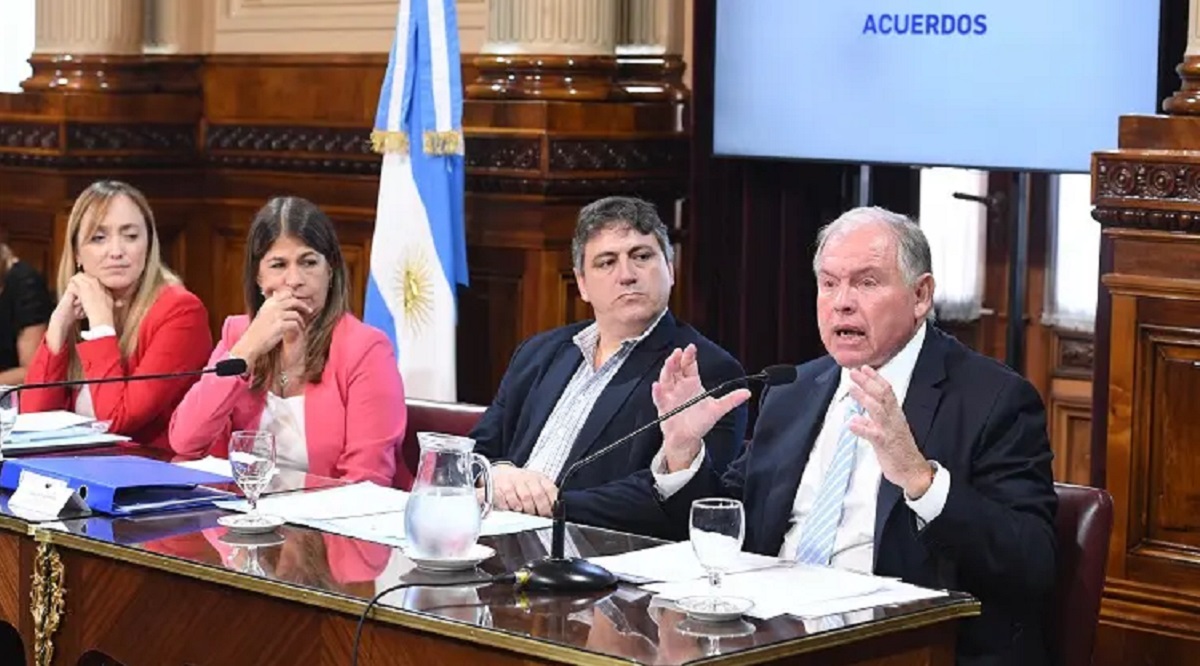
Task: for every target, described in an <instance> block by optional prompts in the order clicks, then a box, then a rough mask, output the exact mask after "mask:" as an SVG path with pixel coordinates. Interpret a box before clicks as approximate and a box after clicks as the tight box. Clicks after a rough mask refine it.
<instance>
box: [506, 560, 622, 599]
mask: <svg viewBox="0 0 1200 666" xmlns="http://www.w3.org/2000/svg"><path fill="white" fill-rule="evenodd" d="M525 570H526V572H527V575H528V577H527V578H526V580H525V581H524V582H523V584H522V585H521V587H523V588H525V589H528V590H546V591H552V592H594V591H598V590H610V589H612V588H615V587H616V586H617V577H616V576H614V575H613V574H612V572H610V571H609V570H608V569H605V568H604V567H601V566H597V565H595V564H592V563H591V562H588V561H587V560H583V559H579V558H577V557H571V558H555V557H543V558H542V559H540V560H534V561H532V562H530V563H528V564H526V565H525Z"/></svg>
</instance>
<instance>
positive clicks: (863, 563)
mask: <svg viewBox="0 0 1200 666" xmlns="http://www.w3.org/2000/svg"><path fill="white" fill-rule="evenodd" d="M925 329H926V326H925V324H922V325H921V328H920V329H918V330H917V333H916V334H915V335H914V336H913V337H912V338H911V339H910V340H909V341H908V344H906V345H905V346H904V348H903V349H901V350H900V352H899V353H897V354H896V355H895V356H894V357H892V359H891V360H890V361H888V362H887V363H885V364H884V366H883V367H882V368H880V369H879V374H880V375H882V376H883V378H884V379H885V380H887V382H888V383H889V384H891V386H892V391H893V392H894V393H895V394H896V401H897V402H898V403H900V404H901V405H903V404H904V398H905V396H907V395H908V385H909V382H910V381H911V380H912V373H913V369H914V368H915V367H916V364H917V357H918V356H919V355H920V353H921V346H922V344H923V343H924V342H925ZM852 385H853V382H852V381H851V380H850V370H848V369H846V368H842V371H841V376H840V380H839V382H838V386H837V389H836V390H835V391H834V394H833V400H831V401H830V403H829V408H828V409H827V410H826V412H825V420H824V422H823V424H822V426H821V431H820V432H819V433H818V434H817V439H816V442H815V443H814V444H813V448H812V452H811V453H810V454H809V458H808V464H806V465H805V466H804V472H803V474H802V475H801V477H800V486H799V487H798V488H797V489H796V496H795V499H794V501H793V502H792V516H791V520H790V527H789V528H788V530H787V532H786V533H785V534H784V537H783V547H782V548H780V551H779V556H780V557H782V558H786V559H793V558H795V556H796V548H797V545H798V544H799V542H800V529H801V526H802V525H803V524H804V517H805V516H806V515H808V512H809V511H810V510H811V509H812V506H813V503H814V502H815V501H816V499H817V493H818V492H819V491H820V487H821V480H822V479H823V478H824V477H825V471H826V470H827V469H828V468H829V465H830V463H831V462H832V461H833V454H834V451H835V450H836V448H837V440H838V437H839V436H840V434H841V430H842V425H843V423H844V422H845V418H846V412H847V409H848V407H849V404H850V402H851V401H852V400H853V399H852V398H850V395H849V392H850V387H851V386H852ZM796 445H797V446H800V443H799V442H797V443H796ZM856 446H857V450H856V452H855V454H856V455H855V459H854V462H855V466H854V470H853V471H852V472H851V475H850V486H849V488H848V489H847V490H846V498H845V500H844V503H843V508H842V520H841V522H840V523H839V524H838V529H837V533H836V535H835V536H834V545H833V556H832V558H831V559H830V566H833V567H836V568H839V569H847V570H851V571H859V572H863V573H871V571H872V569H873V568H874V561H875V506H876V500H877V498H878V495H879V483H880V480H881V479H882V478H883V475H882V472H881V470H880V467H879V460H878V458H876V457H875V448H874V446H873V445H872V444H871V443H870V442H868V441H867V440H865V439H862V438H859V440H858V441H857V442H856ZM703 459H704V449H703V447H702V448H701V450H700V453H699V454H698V455H697V456H696V459H695V460H693V461H692V464H691V466H689V467H688V468H687V469H683V470H679V471H677V472H674V473H670V474H666V473H664V472H665V467H664V460H663V453H662V451H661V450H660V451H659V453H658V455H657V456H655V458H654V461H653V462H652V463H651V470H652V471H653V473H654V479H655V482H656V485H657V488H658V492H659V494H660V495H661V496H662V497H663V498H667V497H670V496H671V495H673V494H675V493H676V492H678V491H679V489H681V488H683V486H684V485H685V484H686V483H687V482H688V481H690V480H691V478H692V476H694V475H695V473H696V471H697V470H699V469H700V463H701V461H702V460H703ZM949 493H950V473H949V472H948V471H947V470H946V469H945V468H944V467H941V466H938V471H937V473H936V474H935V475H934V481H933V484H932V485H931V486H930V487H929V490H928V491H926V493H925V494H924V495H922V496H921V497H920V498H918V499H916V500H909V499H908V498H907V497H905V498H904V499H905V502H906V503H907V504H908V506H909V508H910V509H912V511H913V512H915V513H916V514H917V517H918V524H919V526H921V527H923V526H924V525H925V524H927V523H929V522H930V521H932V520H933V519H934V518H937V517H938V515H940V514H941V512H942V508H943V507H944V506H945V505H946V497H947V495H949Z"/></svg>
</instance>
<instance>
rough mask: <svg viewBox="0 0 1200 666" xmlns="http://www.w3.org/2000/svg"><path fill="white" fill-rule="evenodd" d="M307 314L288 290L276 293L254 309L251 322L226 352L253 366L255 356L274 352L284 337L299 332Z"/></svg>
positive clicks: (306, 318)
mask: <svg viewBox="0 0 1200 666" xmlns="http://www.w3.org/2000/svg"><path fill="white" fill-rule="evenodd" d="M310 314H312V312H311V310H310V308H309V307H308V306H307V305H305V304H304V302H303V301H301V300H300V299H298V298H296V297H295V296H292V293H291V292H290V291H285V290H280V291H277V292H275V293H273V294H271V296H270V298H268V299H267V300H266V301H265V302H264V303H263V305H262V307H260V308H259V309H258V314H257V315H255V317H254V321H252V322H250V327H249V328H248V329H246V332H245V333H244V334H243V335H242V337H241V339H240V340H238V341H237V344H235V345H234V346H233V349H231V350H230V353H231V354H232V355H234V356H237V357H239V358H242V359H244V360H245V361H246V363H247V364H249V365H251V366H253V365H254V362H255V360H257V359H258V357H259V356H262V355H263V354H266V353H268V352H270V351H271V350H272V349H274V348H275V347H276V346H277V345H278V344H279V343H280V342H281V341H282V340H283V338H284V336H290V335H299V334H300V333H302V332H303V331H304V326H305V322H306V321H307V320H308V316H309V315H310Z"/></svg>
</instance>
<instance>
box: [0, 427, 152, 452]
mask: <svg viewBox="0 0 1200 666" xmlns="http://www.w3.org/2000/svg"><path fill="white" fill-rule="evenodd" d="M128 441H130V439H129V438H128V437H126V436H124V435H113V434H109V433H102V432H95V431H92V432H89V433H87V434H83V435H72V436H69V437H52V438H43V439H36V440H33V441H9V442H5V443H4V448H3V450H4V454H5V455H14V454H21V453H41V452H43V451H56V450H60V449H86V448H93V447H97V446H103V445H106V444H117V443H119V442H128Z"/></svg>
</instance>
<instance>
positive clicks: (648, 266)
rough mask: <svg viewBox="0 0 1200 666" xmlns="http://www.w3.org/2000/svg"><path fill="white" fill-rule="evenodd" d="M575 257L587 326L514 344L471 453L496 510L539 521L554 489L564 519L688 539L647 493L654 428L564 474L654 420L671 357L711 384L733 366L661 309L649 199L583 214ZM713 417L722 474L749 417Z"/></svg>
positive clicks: (666, 294)
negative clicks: (690, 357) (686, 359)
mask: <svg viewBox="0 0 1200 666" xmlns="http://www.w3.org/2000/svg"><path fill="white" fill-rule="evenodd" d="M572 258H573V260H574V265H575V279H576V282H577V284H578V286H579V293H580V296H581V297H582V298H583V300H585V301H587V302H588V303H589V304H590V305H591V306H592V309H593V311H594V313H595V320H594V321H588V322H580V323H575V324H571V325H568V326H563V327H561V328H557V329H554V330H551V331H547V332H545V333H541V334H538V335H535V336H533V337H532V338H529V339H528V340H526V341H525V342H523V343H522V344H521V345H520V346H519V347H518V348H517V350H516V352H515V353H514V354H513V357H512V360H511V361H510V362H509V366H508V369H507V370H506V371H505V373H504V378H503V379H502V380H501V382H500V388H499V390H498V391H497V394H496V397H495V399H494V400H493V402H492V404H491V405H490V406H489V407H488V409H487V411H486V412H485V413H484V415H483V417H482V418H481V419H480V421H479V423H478V425H477V426H476V427H475V429H474V430H473V431H472V432H471V437H473V438H474V439H475V451H476V452H478V453H481V454H483V455H484V456H485V457H486V458H488V459H489V460H491V461H492V463H493V469H492V474H493V480H494V484H495V502H496V506H497V507H498V508H501V509H508V510H513V511H523V512H526V513H531V514H539V515H544V516H546V515H550V511H551V507H552V504H553V503H554V501H555V499H556V498H557V497H558V494H559V492H560V491H561V492H562V493H563V499H564V503H565V507H566V511H567V516H568V518H569V519H570V520H571V521H573V522H578V523H586V524H590V525H598V526H601V527H610V528H614V529H621V530H625V531H631V532H640V533H644V534H650V535H658V536H676V537H679V536H682V535H686V526H684V528H683V532H682V533H680V532H672V531H670V530H668V529H667V522H666V520H665V516H664V514H663V513H662V511H661V509H660V507H659V505H658V502H657V500H656V499H655V496H654V494H653V477H652V476H651V474H650V471H649V465H650V460H651V458H653V457H654V454H655V453H656V452H657V451H658V449H659V448H660V446H661V444H662V434H661V432H660V431H659V430H658V429H657V428H650V429H648V430H647V431H646V432H644V433H642V434H641V435H639V436H638V437H636V438H634V439H633V440H632V441H630V442H629V443H628V444H627V445H625V446H623V447H621V448H619V449H617V450H614V451H612V452H611V453H609V454H607V455H605V456H603V457H601V458H599V459H597V460H596V461H595V462H593V463H590V464H588V465H587V466H584V467H581V468H580V470H579V472H578V473H577V474H575V475H574V476H573V477H572V478H570V479H569V480H567V482H566V486H565V488H561V487H560V486H561V485H562V482H563V475H564V474H565V473H566V471H567V469H568V468H569V467H570V466H571V465H572V464H573V463H575V462H577V461H578V460H580V459H581V458H583V457H584V456H586V455H588V454H590V453H593V452H595V451H597V450H598V449H600V448H602V447H604V446H605V445H607V444H610V443H612V442H614V441H616V440H617V439H618V438H620V437H622V436H624V435H626V434H628V433H631V432H632V431H634V430H636V429H637V428H638V427H640V426H643V425H645V424H647V423H650V422H652V421H653V420H654V419H655V418H657V416H658V412H657V410H656V408H655V406H654V402H653V400H651V397H650V387H651V385H652V384H653V383H654V380H655V379H657V377H658V374H659V370H660V369H661V368H662V365H663V362H664V361H665V360H666V358H667V356H668V355H670V353H671V350H673V349H675V348H677V347H683V346H689V345H691V346H694V348H695V349H696V350H697V352H696V353H697V362H698V363H699V365H700V366H701V367H703V368H704V373H705V377H706V379H708V380H709V381H711V382H713V385H716V384H718V383H721V382H724V381H726V380H729V379H734V378H737V377H741V376H742V375H743V374H744V372H743V370H742V367H741V365H740V364H738V362H737V361H736V360H734V359H733V357H732V356H730V355H729V354H728V353H727V352H726V351H725V350H723V349H721V348H720V347H718V346H717V345H715V344H713V343H712V342H710V341H709V340H708V339H706V338H705V337H704V336H702V335H700V334H699V333H698V332H696V331H695V330H694V329H693V328H692V327H690V326H688V325H687V324H684V323H682V322H679V321H677V320H676V319H675V318H674V317H673V316H672V315H671V313H670V312H668V311H667V303H668V300H669V298H670V294H671V286H672V284H673V282H674V269H673V265H672V246H671V244H670V241H669V240H668V238H667V228H666V226H665V225H664V224H663V223H662V220H660V219H659V217H658V214H657V213H656V212H655V210H654V207H653V206H652V205H650V204H649V203H647V202H645V201H641V200H639V199H633V198H627V197H608V198H606V199H601V200H599V201H596V202H594V203H592V204H590V205H588V206H586V207H585V208H583V210H582V211H580V214H579V221H578V223H577V225H576V229H575V236H574V240H573V242H572ZM714 421H715V422H716V425H715V427H714V428H713V432H712V433H711V434H710V435H709V439H708V441H709V448H708V454H707V456H708V458H709V459H710V463H711V464H712V465H713V467H714V468H715V469H725V468H726V467H727V466H728V464H729V463H730V462H731V461H732V460H733V459H734V458H736V457H737V456H738V455H739V454H740V452H741V449H742V440H743V437H744V435H745V429H746V410H745V408H744V407H742V408H738V409H736V410H733V411H731V412H730V413H728V414H725V415H722V417H721V418H720V420H719V421H717V420H715V419H714Z"/></svg>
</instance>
